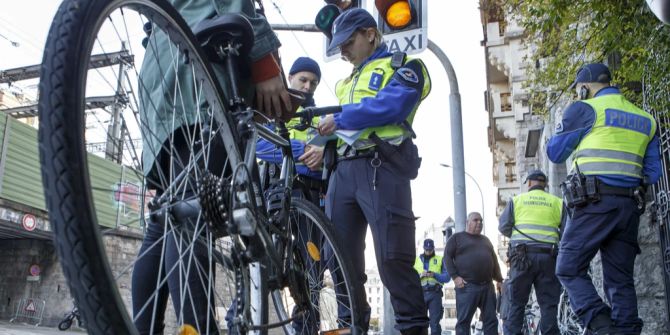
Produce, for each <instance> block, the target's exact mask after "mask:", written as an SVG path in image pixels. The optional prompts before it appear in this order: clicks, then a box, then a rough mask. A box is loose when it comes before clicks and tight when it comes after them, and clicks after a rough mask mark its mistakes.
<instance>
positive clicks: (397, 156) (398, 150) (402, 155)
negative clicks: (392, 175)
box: [338, 132, 421, 180]
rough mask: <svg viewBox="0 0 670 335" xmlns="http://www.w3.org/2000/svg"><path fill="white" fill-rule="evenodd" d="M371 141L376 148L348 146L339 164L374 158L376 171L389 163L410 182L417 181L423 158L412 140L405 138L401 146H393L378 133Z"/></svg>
mask: <svg viewBox="0 0 670 335" xmlns="http://www.w3.org/2000/svg"><path fill="white" fill-rule="evenodd" d="M369 139H370V141H372V142H373V143H374V144H375V146H373V147H370V148H365V149H355V148H354V147H352V146H348V147H347V148H346V149H345V150H344V153H343V154H342V155H340V156H339V157H338V162H341V161H346V160H353V159H362V158H372V159H373V162H371V164H372V166H373V167H374V168H375V169H376V168H378V167H379V166H380V165H381V163H382V162H385V163H389V164H390V166H391V168H392V169H393V170H395V171H396V172H397V173H398V174H399V175H401V176H404V177H407V178H408V179H410V180H413V179H415V178H416V177H417V176H418V174H419V167H421V157H419V150H418V148H417V147H416V145H415V144H414V142H413V141H412V139H411V138H405V139H404V140H403V141H402V142H401V143H400V144H399V145H393V144H391V143H389V142H386V141H385V140H383V139H382V138H380V137H379V136H377V134H376V133H374V132H373V133H372V134H370V137H369Z"/></svg>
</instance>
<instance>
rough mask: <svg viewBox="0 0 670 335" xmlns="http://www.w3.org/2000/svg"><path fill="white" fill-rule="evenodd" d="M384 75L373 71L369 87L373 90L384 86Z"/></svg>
mask: <svg viewBox="0 0 670 335" xmlns="http://www.w3.org/2000/svg"><path fill="white" fill-rule="evenodd" d="M382 79H383V77H382V75H381V74H379V73H376V72H374V73H372V76H371V77H370V81H369V82H368V88H370V89H371V90H375V91H379V88H380V87H381V86H382Z"/></svg>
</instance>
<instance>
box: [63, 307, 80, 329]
mask: <svg viewBox="0 0 670 335" xmlns="http://www.w3.org/2000/svg"><path fill="white" fill-rule="evenodd" d="M75 319H77V325H78V326H79V327H80V328H81V327H82V326H83V325H84V324H83V323H82V322H81V315H80V314H79V309H78V308H77V306H74V307H73V308H72V310H71V311H70V312H69V313H65V318H64V319H63V320H62V321H61V322H60V323H58V330H60V331H66V330H68V329H70V327H72V322H74V320H75Z"/></svg>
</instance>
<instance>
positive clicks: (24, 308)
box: [9, 298, 46, 327]
mask: <svg viewBox="0 0 670 335" xmlns="http://www.w3.org/2000/svg"><path fill="white" fill-rule="evenodd" d="M45 304H46V302H45V301H44V300H42V299H35V298H23V299H21V301H19V304H18V305H17V306H16V313H15V314H14V317H13V318H11V319H10V320H9V322H14V321H17V320H19V319H24V320H32V321H34V322H35V327H37V326H39V325H40V323H42V316H43V314H44V305H45Z"/></svg>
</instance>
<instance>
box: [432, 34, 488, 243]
mask: <svg viewBox="0 0 670 335" xmlns="http://www.w3.org/2000/svg"><path fill="white" fill-rule="evenodd" d="M428 50H430V51H432V52H433V53H434V54H435V56H437V58H438V59H439V60H440V62H441V63H442V66H443V67H444V69H445V70H446V71H447V78H448V79H449V88H450V90H451V93H450V94H449V113H450V115H451V118H450V119H451V156H452V158H451V159H452V164H453V166H452V169H453V171H454V177H453V179H454V216H455V222H456V232H461V231H464V230H465V216H466V215H467V213H466V207H465V158H464V157H463V118H462V117H461V94H460V93H459V92H458V79H456V71H455V70H454V67H453V66H452V65H451V62H450V61H449V58H448V57H447V55H446V54H445V53H444V52H442V49H440V47H438V46H437V44H435V43H433V41H431V40H430V39H428ZM482 211H483V207H482Z"/></svg>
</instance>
